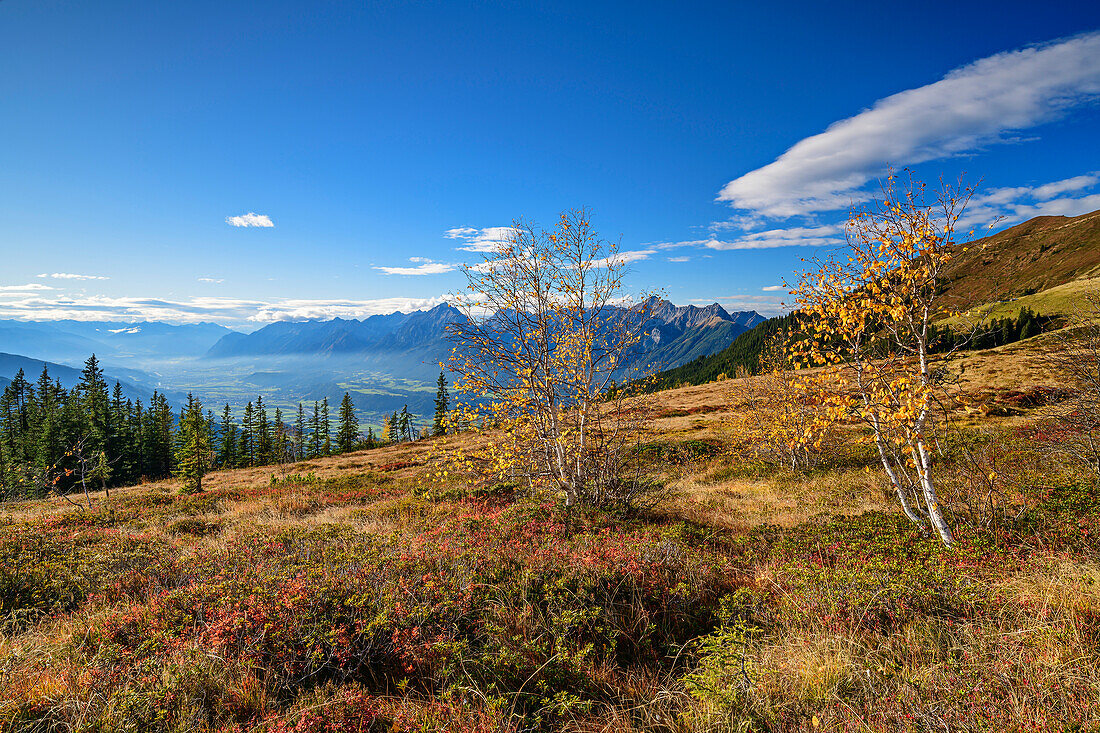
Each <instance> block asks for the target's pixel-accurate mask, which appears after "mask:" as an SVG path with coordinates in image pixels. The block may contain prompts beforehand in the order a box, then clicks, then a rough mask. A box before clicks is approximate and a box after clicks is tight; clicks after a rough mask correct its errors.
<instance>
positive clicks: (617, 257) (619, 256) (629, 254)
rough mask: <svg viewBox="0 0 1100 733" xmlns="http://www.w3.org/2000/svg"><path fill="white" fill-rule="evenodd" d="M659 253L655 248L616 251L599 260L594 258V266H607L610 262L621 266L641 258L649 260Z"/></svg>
mask: <svg viewBox="0 0 1100 733" xmlns="http://www.w3.org/2000/svg"><path fill="white" fill-rule="evenodd" d="M655 254H657V250H655V249H635V250H627V251H626V252H616V253H615V254H613V255H611V256H610V257H604V258H603V259H599V260H592V266H593V267H607V266H608V265H609V264H612V263H614V264H616V265H619V266H622V265H628V264H630V263H631V262H638V261H640V260H648V259H649V258H650V256H652V255H655Z"/></svg>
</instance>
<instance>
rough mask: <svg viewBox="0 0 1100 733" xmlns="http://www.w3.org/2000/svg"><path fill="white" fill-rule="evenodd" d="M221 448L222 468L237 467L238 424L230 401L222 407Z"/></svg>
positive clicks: (220, 464)
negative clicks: (234, 419) (235, 421)
mask: <svg viewBox="0 0 1100 733" xmlns="http://www.w3.org/2000/svg"><path fill="white" fill-rule="evenodd" d="M220 432H221V435H220V437H221V450H220V451H218V465H219V466H221V467H222V468H236V467H237V442H238V438H237V425H236V424H235V423H234V422H233V411H232V409H231V408H230V407H229V403H228V402H226V403H225V407H224V408H222V425H221V430H220Z"/></svg>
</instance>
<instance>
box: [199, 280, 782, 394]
mask: <svg viewBox="0 0 1100 733" xmlns="http://www.w3.org/2000/svg"><path fill="white" fill-rule="evenodd" d="M649 305H650V308H651V311H652V318H651V320H650V321H649V322H648V323H647V324H646V327H645V330H646V334H647V336H646V338H645V339H644V340H643V343H642V344H641V345H640V346H641V348H640V352H641V353H642V354H643V355H644V357H643V359H644V362H645V364H644V365H643V366H655V367H658V368H661V369H667V368H670V367H673V366H677V365H679V364H682V363H684V362H686V361H691V360H692V359H695V358H697V357H699V356H702V355H706V354H710V353H713V352H715V351H719V350H721V349H723V348H725V347H726V346H728V345H729V344H730V342H732V341H733V339H734V338H736V337H737V336H738V335H739V334H741V333H744V332H745V331H747V330H749V329H750V328H752V327H753V326H755V325H756V324H758V323H760V322H761V321H763V320H764V317H763V316H761V315H760V314H759V313H757V312H755V311H740V312H735V313H729V312H728V311H726V310H725V309H724V308H723V307H722V306H720V305H719V304H717V303H714V304H712V305H709V306H706V307H705V308H700V307H697V306H693V305H689V306H676V305H673V304H672V303H670V302H668V301H667V300H660V299H657V298H654V299H652V300H651V301H650V303H649ZM464 319H465V316H464V315H463V314H462V313H461V312H460V311H458V310H457V309H455V308H453V307H451V306H449V305H446V304H444V305H439V306H436V307H435V308H433V309H431V310H428V311H415V312H412V313H390V314H387V315H378V316H371V317H369V318H365V319H363V320H355V319H351V320H345V319H341V318H336V319H333V320H331V321H301V322H279V323H272V324H270V325H268V326H265V327H263V328H261V329H259V330H257V331H254V332H252V333H249V334H243V333H230V334H227V335H225V336H223V337H222V338H221V340H219V341H218V342H217V343H216V344H214V346H213V347H212V348H211V349H210V350H209V351H208V352H207V353H206V355H205V358H207V359H237V358H255V357H259V356H267V357H276V358H284V357H286V358H289V357H302V356H311V357H324V358H339V359H345V358H349V357H355V358H357V359H362V360H364V362H365V364H368V365H370V366H373V367H375V368H377V369H379V370H382V371H390V372H393V373H395V374H401V375H403V376H409V377H412V378H418V379H424V378H430V377H431V375H432V374H434V373H435V372H436V371H438V362H439V361H441V360H446V358H447V355H448V354H449V353H450V351H451V344H450V343H449V342H448V341H447V339H446V327H447V325H448V324H450V323H454V322H456V321H462V320H464Z"/></svg>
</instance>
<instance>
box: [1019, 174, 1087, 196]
mask: <svg viewBox="0 0 1100 733" xmlns="http://www.w3.org/2000/svg"><path fill="white" fill-rule="evenodd" d="M1098 182H1100V177H1098V176H1096V174H1089V175H1087V176H1074V177H1073V178H1067V179H1065V180H1063V181H1055V182H1054V183H1048V184H1046V185H1044V186H1038V187H1036V188H1034V189H1032V191H1031V195H1032V196H1034V197H1035V198H1037V199H1039V200H1040V201H1045V200H1046V199H1052V198H1054V197H1055V196H1057V195H1058V194H1060V193H1067V192H1069V191H1080V190H1081V189H1083V188H1092V187H1093V186H1095V185H1096V184H1097V183H1098Z"/></svg>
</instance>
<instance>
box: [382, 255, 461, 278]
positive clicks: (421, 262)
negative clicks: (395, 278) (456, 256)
mask: <svg viewBox="0 0 1100 733" xmlns="http://www.w3.org/2000/svg"><path fill="white" fill-rule="evenodd" d="M409 262H412V263H413V266H412V267H385V266H383V265H375V266H374V269H375V270H381V271H382V272H384V273H386V274H387V275H442V274H443V273H446V272H453V271H454V270H455V269H457V268H458V265H454V264H451V263H449V262H435V261H433V260H429V259H428V258H426V257H410V258H409Z"/></svg>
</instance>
